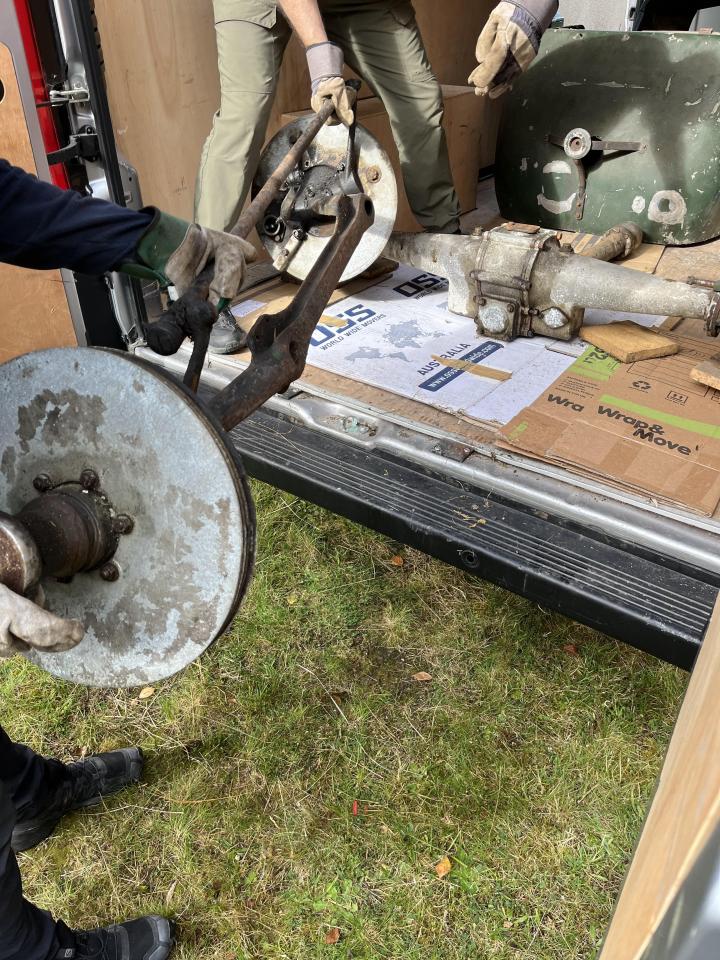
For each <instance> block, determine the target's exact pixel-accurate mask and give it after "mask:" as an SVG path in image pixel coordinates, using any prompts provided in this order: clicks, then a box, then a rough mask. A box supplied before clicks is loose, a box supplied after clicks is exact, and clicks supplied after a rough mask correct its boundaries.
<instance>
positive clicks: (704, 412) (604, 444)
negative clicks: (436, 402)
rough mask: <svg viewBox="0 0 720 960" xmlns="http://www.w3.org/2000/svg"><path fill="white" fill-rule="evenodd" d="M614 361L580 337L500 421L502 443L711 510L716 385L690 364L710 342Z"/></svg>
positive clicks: (718, 493)
mask: <svg viewBox="0 0 720 960" xmlns="http://www.w3.org/2000/svg"><path fill="white" fill-rule="evenodd" d="M671 336H673V338H675V339H677V342H678V347H679V350H678V353H677V354H675V355H674V356H671V357H662V358H660V359H655V360H642V361H639V362H637V363H631V364H622V363H619V362H618V361H616V360H614V359H613V358H612V357H609V356H608V355H607V354H606V353H604V352H603V351H602V350H599V349H597V348H596V347H588V348H587V349H586V350H585V351H584V352H583V354H582V355H581V356H580V357H579V358H578V359H577V360H576V361H575V363H574V364H573V365H572V366H571V367H570V368H569V369H568V370H567V371H566V372H565V373H564V374H563V375H562V376H560V377H559V378H558V379H557V380H556V381H555V383H554V384H553V385H552V387H551V388H550V389H549V390H546V391H543V393H542V394H541V395H540V396H539V397H538V399H537V400H536V401H535V402H534V403H533V404H531V405H530V406H529V407H528V408H527V409H526V410H523V411H522V412H521V413H520V414H519V415H518V416H517V417H515V418H514V419H513V420H512V421H511V422H510V423H509V424H507V426H506V427H505V428H504V429H503V430H502V431H501V436H502V438H503V440H502V441H501V445H502V446H506V447H508V448H511V449H515V450H520V451H522V452H524V453H527V454H529V455H530V456H533V457H536V458H538V459H541V460H545V461H547V462H550V463H557V464H562V465H564V466H572V467H576V468H578V470H579V472H581V473H583V474H585V475H589V476H593V477H596V478H598V479H601V480H610V481H612V482H613V483H615V484H616V485H619V486H621V487H623V488H626V489H629V490H632V491H637V492H642V493H646V494H647V493H649V494H651V495H654V496H656V497H658V498H660V499H662V500H664V501H667V502H671V503H675V504H678V505H680V506H684V507H687V508H689V509H691V510H694V511H697V512H699V513H702V514H705V515H707V516H711V515H712V514H713V513H714V512H715V509H716V508H717V506H718V504H719V503H720V391H718V390H714V389H712V388H711V387H707V386H704V385H703V384H699V383H695V382H694V381H693V380H692V379H691V377H690V371H691V370H692V368H693V367H694V366H695V365H696V364H697V363H698V362H700V361H702V360H704V359H706V358H708V357H710V356H712V355H713V354H714V353H716V352H717V344H715V343H713V342H712V341H710V340H703V339H700V338H699V337H694V336H681V335H676V334H675V333H673V334H671Z"/></svg>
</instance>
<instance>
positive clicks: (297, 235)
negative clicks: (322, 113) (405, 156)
mask: <svg viewBox="0 0 720 960" xmlns="http://www.w3.org/2000/svg"><path fill="white" fill-rule="evenodd" d="M311 120H312V118H310V117H306V118H302V119H299V120H294V121H293V122H292V123H290V124H288V125H287V126H285V127H283V129H282V130H280V131H278V133H277V134H276V135H275V136H274V137H273V138H272V140H271V141H270V143H269V144H268V145H267V147H266V148H265V151H264V152H263V155H262V157H261V158H260V165H259V167H258V172H257V175H256V178H255V184H254V188H253V189H254V192H257V190H258V189H259V187H260V186H261V185H262V184H263V183H264V182H265V181H266V180H267V179H268V177H269V176H270V174H271V173H272V172H273V170H274V169H275V168H276V167H277V165H278V163H279V162H280V160H281V159H282V158H283V157H284V156H285V155H286V154H287V152H288V150H289V149H290V147H291V146H292V144H293V143H294V142H295V141H297V139H298V136H299V135H300V133H301V132H302V130H303V129H304V128H305V127H306V126H307V125H308V124H309V123H310V122H311ZM347 145H348V132H347V128H346V127H344V126H343V125H342V124H337V125H335V126H328V125H327V124H326V125H325V126H324V127H323V128H322V130H321V131H320V133H319V134H318V135H317V137H316V138H315V140H314V141H313V142H312V144H311V145H310V147H309V148H308V150H307V151H306V153H305V154H304V157H303V160H302V162H301V163H300V165H299V167H298V168H297V169H296V170H295V171H294V172H293V173H292V174H291V175H290V176H289V177H288V179H287V181H286V182H285V183H284V184H283V191H282V193H281V196H280V197H279V199H278V200H277V201H275V202H274V203H273V204H271V205H270V207H269V208H268V211H267V215H266V217H265V219H264V221H263V223H262V224H260V226H259V227H258V232H259V234H260V239H261V240H262V242H263V244H264V246H265V249H266V250H267V251H268V253H269V254H270V256H271V257H272V258H273V261H275V263H276V264H277V265H278V266H279V268H280V269H282V270H286V271H287V273H289V274H290V275H291V276H293V277H295V278H296V279H298V280H304V279H305V278H306V276H307V275H308V273H309V272H310V270H311V268H312V267H313V265H314V264H315V263H316V262H317V259H318V257H319V255H320V252H321V251H322V250H323V248H324V247H325V246H326V245H327V243H328V242H329V240H330V236H331V235H332V232H333V224H332V223H331V222H330V220H329V219H328V218H327V217H323V216H321V215H317V214H314V213H312V208H315V209H318V208H319V206H321V204H322V202H323V200H329V199H330V198H331V197H332V195H333V190H334V189H337V179H338V176H340V177H341V176H342V175H343V173H345V172H347V171H346V170H345V164H346V162H347ZM355 151H356V157H357V178H358V181H359V183H360V186H361V187H362V190H363V192H364V193H365V194H366V195H367V196H368V197H369V198H370V200H372V203H373V206H374V209H375V222H374V223H373V225H372V226H371V227H370V228H369V229H368V230H367V231H366V232H365V234H364V235H363V237H362V239H361V240H360V242H359V244H358V246H357V249H356V250H355V252H354V253H353V255H352V257H351V259H350V262H349V263H348V265H347V267H346V268H345V270H344V272H343V274H342V277H341V281H346V280H350V279H352V278H353V277H356V276H358V274H360V273H362V272H363V270H366V269H367V268H368V267H369V266H371V265H372V264H373V263H374V262H375V261H376V260H377V259H378V257H380V256H381V254H382V252H383V250H384V249H385V244H386V243H387V241H388V239H389V237H390V234H391V233H392V230H393V227H394V225H395V214H396V212H397V185H396V183H395V173H394V171H393V168H392V164H391V163H390V159H389V157H388V155H387V154H386V153H385V151H384V150H383V149H382V147H381V146H380V144H379V143H378V142H377V140H376V139H375V138H374V137H373V136H372V135H371V134H370V133H368V131H367V130H365V129H364V127H361V126H359V125H358V126H357V128H356V133H355Z"/></svg>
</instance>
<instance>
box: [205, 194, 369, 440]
mask: <svg viewBox="0 0 720 960" xmlns="http://www.w3.org/2000/svg"><path fill="white" fill-rule="evenodd" d="M334 204H335V205H336V210H335V211H334V212H335V214H336V223H335V232H334V234H333V235H332V237H331V238H330V241H329V243H328V244H327V246H326V247H325V248H324V250H323V251H322V253H321V254H320V256H319V258H318V260H317V262H316V263H315V265H314V266H313V268H312V270H311V271H310V273H309V274H308V276H307V278H306V279H305V281H304V282H303V284H302V286H301V287H300V289H299V290H298V292H297V294H296V295H295V298H294V300H293V302H292V303H291V304H290V305H289V306H288V307H286V308H285V309H284V310H281V311H280V312H279V313H272V314H263V315H262V316H260V317H258V319H257V320H256V322H255V324H254V326H253V328H252V330H251V331H250V336H249V338H248V345H249V347H250V352H251V354H252V362H251V363H250V365H249V366H248V367H247V368H246V369H245V370H243V372H242V373H241V374H240V375H239V376H238V377H236V378H235V379H234V380H233V381H232V382H231V383H229V384H228V385H227V386H226V387H225V388H224V389H223V390H222V391H221V392H220V393H219V394H217V396H215V397H214V398H213V400H212V401H211V402H210V405H209V406H210V410H211V412H212V413H213V414H214V415H215V416H216V417H217V418H218V419H219V421H220V423H221V424H222V426H223V427H224V428H225V429H226V430H232V428H233V427H235V426H237V425H238V423H240V422H241V421H242V420H244V419H245V418H246V417H249V416H250V414H251V413H254V412H255V410H257V409H258V408H259V407H261V406H262V405H263V403H265V401H266V400H269V399H270V397H272V396H274V395H275V394H276V393H282V392H283V391H284V390H287V388H288V387H289V386H290V384H291V383H292V381H293V380H295V379H297V377H299V376H300V374H301V373H302V371H303V369H304V367H305V360H306V357H307V352H308V347H309V345H310V337H311V336H312V333H313V330H314V329H315V327H316V325H317V322H318V320H319V319H320V317H321V316H322V312H323V310H324V309H325V307H326V306H327V303H328V300H329V299H330V296H331V294H332V292H333V290H334V289H335V287H336V286H337V283H338V281H339V280H340V277H341V276H342V273H343V271H344V270H345V267H346V266H347V264H348V261H349V260H350V257H351V256H352V255H353V252H354V250H355V248H356V246H357V244H358V241H359V240H360V237H361V236H362V235H363V233H364V232H365V231H366V230H367V229H368V227H370V226H371V225H372V222H373V218H374V214H373V207H372V203H371V202H370V200H369V199H368V198H367V197H366V196H365V195H364V194H354V195H352V196H347V195H345V194H341V195H340V196H338V197H337V198H336V200H335V201H334Z"/></svg>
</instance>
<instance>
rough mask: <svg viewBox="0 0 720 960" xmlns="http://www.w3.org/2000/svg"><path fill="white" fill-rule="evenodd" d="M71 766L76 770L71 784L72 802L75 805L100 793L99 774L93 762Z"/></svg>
mask: <svg viewBox="0 0 720 960" xmlns="http://www.w3.org/2000/svg"><path fill="white" fill-rule="evenodd" d="M70 766H71V767H74V768H75V769H74V771H73V774H74V775H73V776H72V780H71V784H70V801H71V803H72V804H73V805H74V804H77V803H81V802H82V801H83V800H88V799H89V798H90V797H94V796H95V795H96V794H98V793H100V776H99V772H98V770H97V769H96V768H95V766H94V765H93V764H92V763H91V762H84V763H83V762H81V763H77V764H71V765H70Z"/></svg>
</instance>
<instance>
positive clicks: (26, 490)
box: [0, 349, 255, 687]
mask: <svg viewBox="0 0 720 960" xmlns="http://www.w3.org/2000/svg"><path fill="white" fill-rule="evenodd" d="M91 472H92V473H93V475H94V476H95V477H96V482H94V483H93V484H90V489H87V484H89V483H90V480H89V478H90V473H91ZM83 477H84V478H85V480H82V478H83ZM39 478H43V479H42V481H39ZM70 478H78V481H79V482H76V489H75V488H72V489H69V488H67V487H65V486H61V487H58V486H56V484H58V483H61V484H67V483H68V481H69V480H70ZM83 484H85V486H83ZM42 487H45V488H46V489H45V492H43V491H42V490H41V494H42V495H43V496H46V497H53V496H56V495H57V491H58V490H63V496H67V495H68V494H69V495H70V496H75V497H81V496H83V495H91V496H102V497H104V498H107V501H108V503H109V504H110V505H111V511H110V515H109V518H108V519H109V522H110V524H111V532H110V535H111V536H114V537H115V540H116V546H115V548H114V551H113V555H112V560H111V561H110V564H108V563H104V562H103V561H104V557H103V555H102V549H105V546H106V545H105V544H101V545H100V546H99V547H98V548H97V550H96V551H95V552H96V554H97V556H95V554H92V550H93V549H95V548H94V545H93V543H92V542H91V543H89V545H88V550H89V551H90V553H91V554H92V556H93V558H94V559H93V562H92V567H93V569H88V570H86V571H85V572H81V573H76V574H75V575H73V576H72V578H71V579H70V580H69V582H63V580H60V579H58V578H57V577H48V576H45V577H44V578H43V580H42V585H43V588H44V591H45V595H46V598H47V607H48V609H50V610H52V611H53V612H54V613H57V614H59V615H61V616H67V617H71V618H73V619H78V620H80V621H82V622H83V623H84V624H85V627H86V635H85V638H84V639H83V640H82V642H81V643H80V644H79V646H77V647H76V648H75V649H74V650H70V651H68V652H66V653H58V654H38V653H35V652H31V653H29V654H28V657H29V659H31V660H33V661H34V662H36V663H38V664H39V665H40V666H42V667H43V668H44V669H46V670H48V671H49V672H50V673H52V674H54V675H55V676H58V677H62V678H64V679H67V680H71V681H75V682H78V683H84V684H88V685H91V686H108V687H130V686H136V685H139V684H144V683H149V682H153V681H156V680H159V679H162V678H164V677H167V676H170V675H171V674H173V673H176V672H177V671H178V670H181V669H182V668H183V667H185V666H187V665H188V664H189V663H190V662H192V661H193V660H195V659H196V657H198V656H199V655H200V654H201V653H202V652H203V650H205V649H206V648H207V647H208V646H209V645H210V644H211V643H212V642H213V641H214V640H215V639H216V638H217V637H218V636H219V635H220V634H221V633H222V632H223V630H224V629H225V628H226V626H227V625H228V623H229V622H230V620H231V618H232V616H233V615H234V613H235V612H236V610H237V608H238V606H239V604H240V602H241V600H242V597H243V595H244V593H245V590H246V588H247V584H248V580H249V577H250V572H251V569H252V561H253V556H254V545H255V517H254V512H253V508H252V500H251V498H250V494H249V491H248V488H247V484H246V481H245V478H244V475H243V472H242V468H241V466H240V464H239V462H238V460H237V458H236V456H235V455H234V452H233V450H232V448H231V446H230V445H229V442H228V441H227V438H226V435H225V434H224V433H223V431H221V430H220V429H218V428H217V427H216V426H215V425H214V423H213V421H212V420H211V419H210V418H209V417H208V416H207V415H206V414H205V413H204V412H203V410H202V409H201V408H200V406H199V405H198V404H197V401H196V400H195V399H194V398H193V397H192V396H190V395H189V394H188V393H187V392H186V391H185V390H184V389H183V388H182V387H180V386H179V385H177V384H176V383H174V382H173V381H171V380H169V379H168V378H167V377H166V376H165V375H164V374H163V373H161V371H159V370H157V369H156V368H154V367H151V366H149V365H147V364H145V363H142V362H140V361H138V360H135V359H133V358H131V357H129V356H128V355H127V354H122V353H117V352H114V351H109V350H97V349H59V350H45V351H40V352H37V353H32V354H28V355H26V356H23V357H19V358H17V359H15V360H11V361H9V362H8V363H6V364H4V365H3V366H2V367H0V508H2V509H3V510H4V511H6V512H7V513H10V514H13V515H16V516H17V515H18V514H21V512H22V510H23V508H25V507H27V505H28V504H30V503H31V502H33V501H34V502H35V503H37V499H38V491H39V489H40V488H42ZM83 491H84V493H83ZM35 509H36V512H37V509H39V508H35ZM103 522H104V521H103ZM62 546H63V549H64V544H63V545H62ZM91 548H92V549H91ZM110 565H112V569H110ZM46 568H47V567H46Z"/></svg>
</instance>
